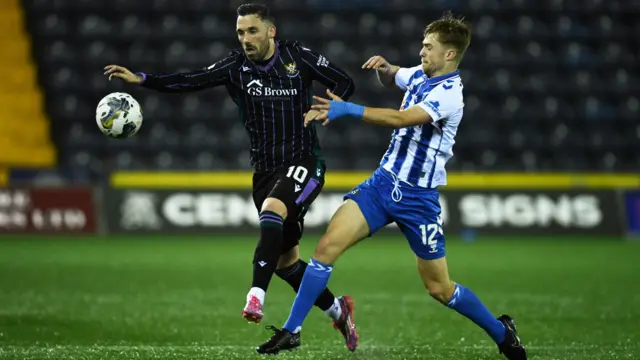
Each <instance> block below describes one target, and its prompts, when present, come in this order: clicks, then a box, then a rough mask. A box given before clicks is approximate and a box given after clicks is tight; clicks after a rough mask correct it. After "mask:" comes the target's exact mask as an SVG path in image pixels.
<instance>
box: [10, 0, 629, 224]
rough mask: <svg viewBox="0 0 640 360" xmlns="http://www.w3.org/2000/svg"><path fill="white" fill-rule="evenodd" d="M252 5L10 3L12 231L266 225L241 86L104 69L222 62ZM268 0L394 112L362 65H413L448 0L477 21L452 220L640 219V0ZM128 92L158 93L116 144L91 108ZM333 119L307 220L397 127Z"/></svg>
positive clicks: (362, 92)
mask: <svg viewBox="0 0 640 360" xmlns="http://www.w3.org/2000/svg"><path fill="white" fill-rule="evenodd" d="M241 3H242V2H241V1H214V0H184V1H175V0H135V1H134V0H113V1H108V2H107V1H103V0H23V1H20V0H4V1H2V2H0V23H2V24H3V25H2V26H3V28H2V29H3V31H2V32H0V37H2V43H3V44H4V45H5V46H4V48H5V51H4V52H3V57H2V59H0V63H2V68H3V81H1V82H0V87H2V88H0V94H1V96H2V104H3V105H4V109H5V111H3V113H2V115H0V121H1V122H2V126H3V131H2V132H1V134H0V144H1V146H2V148H0V169H1V170H0V183H1V184H2V185H3V186H4V188H3V189H2V190H0V232H24V231H32V232H34V231H35V232H59V231H62V232H66V233H72V232H89V233H93V232H99V233H127V232H142V233H150V234H154V233H159V232H165V233H167V232H168V233H180V234H184V233H215V232H219V231H236V230H242V231H246V230H247V229H253V227H254V226H256V221H257V216H255V215H256V214H255V209H254V208H253V205H252V203H251V201H250V179H251V177H250V171H251V169H250V168H249V160H248V159H249V158H248V151H247V150H248V147H249V141H248V137H247V135H246V133H245V130H244V128H243V125H242V123H241V122H240V121H239V119H238V111H237V109H236V106H235V104H234V103H233V102H232V100H231V99H230V98H228V96H227V95H226V91H225V89H223V88H218V89H213V90H207V91H202V92H198V93H193V94H188V95H172V94H161V93H154V92H151V91H149V90H145V89H138V88H135V87H130V86H129V87H127V86H124V85H122V84H120V83H116V82H108V81H107V79H106V78H105V77H104V76H103V75H102V68H103V67H104V66H105V65H107V64H113V63H115V64H120V65H124V66H126V67H128V68H130V69H131V70H133V71H147V72H155V73H158V72H176V71H182V70H189V69H194V68H201V67H204V66H208V65H210V64H212V63H213V62H215V61H216V60H218V59H220V58H222V57H223V56H225V55H226V54H227V53H228V52H229V50H231V49H232V48H235V47H237V46H238V42H237V39H236V36H235V9H236V8H237V6H238V5H240V4H241ZM264 3H266V4H267V5H270V6H271V8H272V11H273V12H274V14H275V15H276V25H277V29H278V38H280V39H297V40H301V41H302V42H303V43H304V44H305V45H306V46H308V47H310V48H312V49H314V50H315V51H318V52H321V53H322V54H323V55H324V56H326V57H327V58H328V59H330V60H331V61H332V62H334V63H336V64H338V65H340V66H341V67H343V68H344V69H345V70H347V71H348V72H349V74H350V75H351V76H352V77H353V78H354V79H355V81H356V86H357V89H356V93H355V94H354V96H353V97H352V100H353V101H354V102H358V103H362V104H366V105H373V106H378V107H391V108H398V107H399V105H400V101H401V99H402V93H401V92H399V91H396V92H394V91H389V90H386V89H383V88H382V87H381V86H379V85H378V84H377V80H376V78H375V76H374V75H373V74H372V73H371V72H366V71H364V70H361V68H360V67H361V65H362V63H363V62H364V61H365V60H366V59H368V58H369V57H370V56H372V55H376V54H380V55H383V56H385V57H386V58H387V59H388V60H389V61H390V62H392V63H394V64H398V65H400V66H407V67H408V66H414V65H416V64H417V63H418V61H419V57H418V52H419V50H420V41H421V38H422V30H423V28H424V26H425V25H426V24H427V23H428V22H429V21H431V20H434V19H436V18H438V17H439V16H440V15H441V14H442V13H443V12H444V11H445V10H447V9H451V10H453V11H454V12H455V13H456V14H460V15H464V16H466V18H467V19H468V20H469V21H470V22H471V23H472V24H473V38H472V41H471V46H470V48H469V50H468V51H467V53H466V55H465V58H464V60H463V62H462V64H461V75H462V78H463V81H464V84H465V115H464V120H463V122H462V125H461V127H460V129H459V133H458V137H457V142H456V145H455V147H454V153H455V156H454V158H453V159H452V160H451V161H450V163H449V164H448V169H449V171H450V174H451V177H450V186H448V187H447V188H444V189H443V200H442V201H443V207H444V210H445V218H446V219H447V222H446V225H445V229H447V228H448V229H449V230H448V231H450V232H455V233H459V234H462V235H464V236H470V237H473V236H475V235H476V234H484V233H487V234H489V233H490V234H505V235H509V234H512V233H519V232H522V230H526V231H527V232H528V233H531V234H540V235H547V234H578V235H579V234H587V235H600V234H609V235H624V234H632V233H639V232H640V194H639V193H638V190H640V174H639V173H638V167H639V166H640V151H639V150H640V147H639V144H640V123H639V121H638V110H639V107H640V103H639V101H638V96H639V94H640V81H638V80H639V77H640V73H639V72H638V66H637V63H638V59H639V57H640V41H639V40H638V39H640V22H638V21H637V19H638V18H639V16H640V3H638V1H631V0H540V1H525V0H446V1H445V0H435V1H410V0H393V1H380V0H377V1H372V0H367V1H360V0H358V1H356V0H347V1H344V0H342V1H336V0H307V1H304V0H277V1H267V2H264ZM315 90H316V91H317V92H321V91H322V90H323V89H321V88H320V86H317V87H316V89H315ZM114 91H125V92H129V93H131V94H132V95H133V96H134V97H136V99H138V100H139V102H140V104H141V105H142V108H143V110H144V114H145V122H144V124H143V127H142V130H141V131H140V133H139V134H138V135H137V136H136V137H133V138H130V139H127V140H113V139H109V138H107V137H105V136H103V135H102V134H101V133H100V132H99V131H98V129H97V127H96V124H95V120H94V111H95V106H96V105H97V103H98V101H99V99H101V98H102V97H103V96H105V95H106V94H108V93H110V92H114ZM7 109H8V110H7ZM319 130H320V131H319V132H320V140H321V144H322V147H323V152H324V155H325V158H326V160H327V164H328V169H329V175H328V178H327V187H326V188H327V190H326V191H325V192H324V193H323V194H322V195H321V196H320V198H319V199H318V201H317V202H316V204H314V206H313V208H312V209H311V212H310V214H309V216H308V221H307V223H308V227H309V228H310V229H311V231H313V229H319V230H320V229H323V228H324V226H325V225H326V222H327V221H328V219H329V217H330V215H331V213H332V211H333V210H334V209H335V207H336V206H337V205H338V204H339V203H340V201H341V195H342V194H343V193H344V192H345V191H348V190H349V189H350V188H351V187H352V186H353V185H355V184H357V183H358V182H359V181H360V180H362V179H364V178H365V177H366V176H367V175H368V173H370V171H372V170H373V169H374V168H375V167H376V166H377V164H378V162H379V159H380V157H381V155H382V154H383V153H384V151H385V150H386V147H387V144H388V142H389V136H390V131H389V130H388V129H384V128H376V127H372V126H365V125H356V124H352V123H348V122H343V123H339V122H338V123H335V124H332V126H331V127H330V128H326V129H325V128H321V129H319ZM52 187H53V189H52ZM250 231H251V230H250Z"/></svg>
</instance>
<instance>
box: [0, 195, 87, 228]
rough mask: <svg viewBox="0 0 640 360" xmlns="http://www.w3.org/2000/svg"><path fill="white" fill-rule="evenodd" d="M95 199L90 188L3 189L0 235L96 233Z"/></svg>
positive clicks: (0, 199)
mask: <svg viewBox="0 0 640 360" xmlns="http://www.w3.org/2000/svg"><path fill="white" fill-rule="evenodd" d="M92 195H93V194H92V191H91V189H89V188H72V189H68V188H49V189H29V188H4V189H0V232H3V233H91V232H94V231H95V230H96V224H95V218H94V210H93V196H92Z"/></svg>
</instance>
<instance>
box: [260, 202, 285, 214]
mask: <svg viewBox="0 0 640 360" xmlns="http://www.w3.org/2000/svg"><path fill="white" fill-rule="evenodd" d="M260 211H261V212H262V211H271V212H274V213H276V214H278V215H280V216H282V218H283V219H286V218H287V206H286V205H285V204H284V203H283V202H282V200H280V199H276V198H271V197H270V198H267V199H266V200H265V201H264V202H263V203H262V208H261V209H260Z"/></svg>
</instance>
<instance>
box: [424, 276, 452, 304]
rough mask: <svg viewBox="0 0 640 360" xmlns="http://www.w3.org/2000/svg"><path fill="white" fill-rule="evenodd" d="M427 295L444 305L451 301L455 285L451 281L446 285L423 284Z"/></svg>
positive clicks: (436, 283)
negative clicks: (427, 292)
mask: <svg viewBox="0 0 640 360" xmlns="http://www.w3.org/2000/svg"><path fill="white" fill-rule="evenodd" d="M425 285H426V287H427V291H429V295H430V296H431V297H432V298H434V299H435V300H436V301H438V302H441V303H443V304H446V303H448V302H449V300H451V296H453V291H454V290H455V285H454V283H453V282H452V281H449V282H447V283H438V282H429V283H427V284H425Z"/></svg>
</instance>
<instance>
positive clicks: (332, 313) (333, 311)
mask: <svg viewBox="0 0 640 360" xmlns="http://www.w3.org/2000/svg"><path fill="white" fill-rule="evenodd" d="M324 313H325V314H327V316H328V317H330V318H331V320H333V321H338V319H340V315H342V307H340V302H339V301H338V299H337V298H334V299H333V305H331V307H330V308H328V309H327V310H325V311H324Z"/></svg>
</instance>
